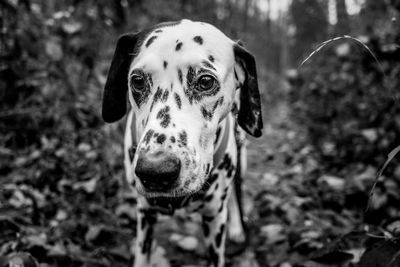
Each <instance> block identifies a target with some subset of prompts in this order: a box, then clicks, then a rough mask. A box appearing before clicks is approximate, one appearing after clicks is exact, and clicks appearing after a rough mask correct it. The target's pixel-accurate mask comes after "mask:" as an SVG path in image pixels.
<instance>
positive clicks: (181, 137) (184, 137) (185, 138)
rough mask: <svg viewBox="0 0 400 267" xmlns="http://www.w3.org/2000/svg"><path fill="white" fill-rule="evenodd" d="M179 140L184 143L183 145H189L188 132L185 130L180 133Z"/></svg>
mask: <svg viewBox="0 0 400 267" xmlns="http://www.w3.org/2000/svg"><path fill="white" fill-rule="evenodd" d="M178 142H179V143H180V144H181V145H182V146H187V133H186V131H185V130H183V131H182V132H180V133H179V140H178Z"/></svg>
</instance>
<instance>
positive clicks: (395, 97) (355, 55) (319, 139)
mask: <svg viewBox="0 0 400 267" xmlns="http://www.w3.org/2000/svg"><path fill="white" fill-rule="evenodd" d="M367 10H368V8H367ZM385 10H390V11H391V12H389V11H386V12H387V14H392V16H390V17H389V19H388V16H386V18H385V21H386V23H383V22H382V21H379V23H377V24H376V25H375V27H376V28H375V29H374V30H373V31H371V29H369V31H367V32H366V33H365V34H363V35H360V36H356V38H359V40H360V41H362V42H364V43H365V44H366V45H367V46H368V47H369V48H370V49H371V50H372V53H373V54H374V55H375V56H376V58H377V59H378V61H379V62H376V61H375V60H374V57H373V56H372V55H371V54H370V53H369V52H368V51H367V49H366V48H365V47H363V46H362V45H360V44H359V43H357V42H355V41H353V40H345V41H343V40H340V41H336V42H332V43H330V44H328V45H327V46H326V47H324V48H323V49H322V50H321V51H319V52H318V53H316V54H314V55H313V57H311V58H310V59H309V60H308V61H307V62H306V63H305V64H304V65H303V66H302V67H301V68H300V77H297V78H296V79H297V80H295V81H294V83H295V88H293V90H292V92H291V96H290V97H291V102H292V104H293V107H294V114H295V116H296V117H297V118H298V119H299V120H300V121H302V123H304V126H305V127H307V129H308V131H309V135H310V140H311V142H313V144H314V145H315V147H316V149H317V150H318V153H319V155H320V157H321V160H322V162H324V163H325V164H326V165H327V166H329V167H330V168H337V169H341V168H343V167H344V166H346V165H351V163H355V162H362V163H365V164H372V165H374V166H379V165H382V164H383V162H384V160H385V158H386V156H387V154H388V153H389V152H390V151H391V150H392V149H394V148H395V147H396V146H398V145H399V144H400V113H399V111H400V103H399V96H400V94H399V91H398V88H399V86H400V84H399V78H398V77H399V76H400V66H399V64H398V62H399V60H400V47H399V45H398V43H399V38H400V35H399V29H400V28H399V25H398V24H397V23H393V22H392V17H393V18H397V19H398V18H399V13H398V10H397V11H396V9H395V8H394V7H392V6H390V5H387V7H386V9H385ZM380 25H385V31H384V32H385V34H382V31H381V29H380V27H379V26H380ZM368 27H370V26H368ZM388 27H389V29H390V30H389V29H388Z"/></svg>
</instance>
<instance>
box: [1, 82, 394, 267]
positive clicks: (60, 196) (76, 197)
mask: <svg viewBox="0 0 400 267" xmlns="http://www.w3.org/2000/svg"><path fill="white" fill-rule="evenodd" d="M262 84H263V85H264V86H265V82H264V81H262ZM281 86H282V87H285V88H286V89H285V90H283V91H285V92H288V87H287V84H286V83H285V82H282V83H281ZM279 99H280V100H279V101H273V102H274V104H270V103H271V102H270V101H269V100H268V99H265V101H264V102H265V105H264V114H265V116H264V117H265V129H264V135H263V137H261V138H260V139H251V140H250V141H249V144H248V148H249V151H248V159H249V166H248V172H247V175H246V177H244V178H243V179H244V183H243V190H244V196H243V201H244V210H245V213H246V221H247V224H248V228H249V233H248V234H249V244H248V246H247V247H246V249H245V250H244V251H243V252H241V253H236V254H234V255H230V256H229V257H228V258H227V261H228V266H282V267H290V266H356V264H357V263H359V262H360V261H361V264H360V265H359V266H376V265H374V264H375V263H376V262H382V260H387V261H388V262H389V261H390V260H393V261H394V263H393V264H394V265H393V264H392V263H391V264H392V265H391V264H389V263H387V264H385V265H379V266H397V265H395V264H396V263H397V262H398V260H397V258H396V257H397V256H396V257H394V258H393V255H394V254H396V252H397V251H398V250H399V248H400V247H399V244H398V242H397V239H396V229H397V227H398V226H399V225H400V221H397V220H396V219H397V218H398V214H399V212H398V210H397V204H398V201H399V198H398V192H399V188H398V180H400V171H396V172H395V176H394V179H382V181H381V182H380V183H379V184H378V187H377V189H376V190H375V194H374V196H373V198H372V199H371V201H370V202H371V203H370V206H369V210H368V211H367V212H365V209H366V207H367V203H368V193H369V190H370V188H371V185H372V183H373V181H374V178H375V175H376V172H377V166H371V165H365V164H361V163H359V164H354V165H351V166H348V168H346V169H344V170H342V172H340V173H330V172H327V170H326V169H324V168H323V167H321V166H322V164H320V162H318V159H317V157H316V156H315V152H314V148H313V147H312V146H311V145H310V143H309V140H308V136H307V133H306V132H305V131H304V128H303V127H302V125H299V124H298V123H296V122H295V121H294V120H293V119H292V115H291V114H292V110H291V106H290V104H289V103H288V101H287V100H286V99H287V95H286V94H282V95H281V96H280V98H279ZM94 116H98V115H94ZM82 118H84V120H83V121H84V122H86V121H87V120H92V118H91V116H87V115H85V116H83V117H82ZM121 125H123V124H122V123H121V124H120V125H118V124H117V125H103V124H102V123H98V124H97V125H96V126H95V127H94V128H93V127H92V125H87V126H83V127H82V130H80V131H75V132H69V131H68V130H69V128H68V125H64V127H62V128H61V130H62V131H64V132H63V133H64V135H57V136H47V135H42V136H41V137H40V139H39V140H40V141H39V143H37V144H34V145H31V146H30V147H27V148H25V149H23V150H19V151H18V153H14V151H12V150H9V149H7V148H1V151H0V153H1V156H2V161H1V168H0V169H1V175H2V179H1V180H0V186H1V188H2V190H1V194H0V204H1V206H0V208H1V213H0V214H1V215H0V228H1V232H0V255H2V256H1V258H0V266H7V265H6V263H8V262H17V261H18V260H24V261H30V260H32V261H33V258H32V257H31V255H32V256H33V257H34V259H36V261H37V262H39V263H40V266H128V264H129V263H130V262H131V261H132V258H131V257H130V254H131V253H130V251H131V250H132V240H134V238H135V235H136V234H135V227H134V226H135V224H136V214H135V199H134V195H133V194H132V193H131V192H130V191H129V190H126V185H125V183H124V173H123V169H122V164H121V163H122V151H121V148H122V146H121V142H122V141H121V140H122V138H121V127H122V126H121ZM65 126H66V127H65ZM397 179H398V180H397ZM382 218H385V220H384V221H382ZM156 236H157V238H158V246H157V248H156V254H155V256H154V262H155V264H156V266H206V256H205V251H204V248H203V244H202V239H201V231H200V229H199V227H198V218H197V217H190V218H187V216H186V215H184V214H178V215H177V216H176V217H175V219H173V220H171V219H170V218H168V217H165V218H162V219H161V223H160V227H158V228H157V232H156ZM231 247H232V246H231V244H228V252H229V253H230V252H231V251H232V250H231ZM366 249H368V251H367V253H365V254H364V252H365V251H366ZM25 253H26V254H25ZM362 255H364V256H362ZM377 255H379V256H377Z"/></svg>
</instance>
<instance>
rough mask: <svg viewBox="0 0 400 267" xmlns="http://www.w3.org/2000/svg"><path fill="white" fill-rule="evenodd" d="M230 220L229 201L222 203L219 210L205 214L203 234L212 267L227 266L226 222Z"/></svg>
mask: <svg viewBox="0 0 400 267" xmlns="http://www.w3.org/2000/svg"><path fill="white" fill-rule="evenodd" d="M227 218H228V207H227V201H226V200H224V201H222V202H221V203H220V206H219V207H218V210H215V211H213V212H211V213H205V214H203V232H204V236H205V243H206V247H207V250H208V256H209V262H210V266H213V267H223V266H225V257H224V254H225V238H226V222H227Z"/></svg>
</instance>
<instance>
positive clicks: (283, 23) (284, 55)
mask: <svg viewBox="0 0 400 267" xmlns="http://www.w3.org/2000/svg"><path fill="white" fill-rule="evenodd" d="M287 24H288V19H287V14H285V13H283V12H282V11H280V12H279V31H280V32H279V36H280V46H279V48H280V57H279V59H280V64H279V65H280V66H279V73H280V74H281V75H283V74H284V73H285V71H286V69H287V65H288V58H289V57H288V55H289V44H288V36H287V29H288V27H287Z"/></svg>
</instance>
